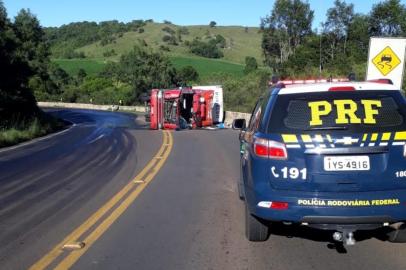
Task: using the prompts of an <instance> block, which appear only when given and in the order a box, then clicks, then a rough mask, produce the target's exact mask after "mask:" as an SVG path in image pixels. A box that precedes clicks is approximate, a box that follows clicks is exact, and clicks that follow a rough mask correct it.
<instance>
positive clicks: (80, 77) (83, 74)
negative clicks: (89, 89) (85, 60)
mask: <svg viewBox="0 0 406 270" xmlns="http://www.w3.org/2000/svg"><path fill="white" fill-rule="evenodd" d="M86 76H87V73H86V71H85V70H84V69H83V68H80V69H79V70H78V74H77V77H78V80H79V81H81V82H82V81H83V80H84V78H86Z"/></svg>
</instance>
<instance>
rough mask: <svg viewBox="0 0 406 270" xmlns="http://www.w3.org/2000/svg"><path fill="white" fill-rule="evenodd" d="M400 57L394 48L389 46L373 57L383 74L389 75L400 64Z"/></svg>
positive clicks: (374, 62)
mask: <svg viewBox="0 0 406 270" xmlns="http://www.w3.org/2000/svg"><path fill="white" fill-rule="evenodd" d="M400 62H401V61H400V59H399V57H398V56H397V55H396V54H395V53H394V52H393V50H392V49H391V48H390V47H389V46H387V47H386V48H385V49H383V50H382V51H381V52H380V53H378V54H377V56H375V57H374V58H373V59H372V63H373V64H374V65H375V67H376V68H377V69H378V70H379V71H380V72H381V73H382V75H383V76H386V75H388V74H389V73H390V72H391V71H392V70H394V69H395V68H396V67H397V66H398V65H399V64H400Z"/></svg>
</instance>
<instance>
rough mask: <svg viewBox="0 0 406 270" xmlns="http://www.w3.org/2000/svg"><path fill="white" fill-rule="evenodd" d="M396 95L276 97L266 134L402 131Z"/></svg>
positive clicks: (402, 112)
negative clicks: (332, 131) (329, 131)
mask: <svg viewBox="0 0 406 270" xmlns="http://www.w3.org/2000/svg"><path fill="white" fill-rule="evenodd" d="M405 115H406V108H405V104H404V101H403V98H402V96H401V94H400V92H395V91H390V92H389V91H388V90H386V91H385V90H383V91H348V92H347V91H346V92H315V93H301V94H287V95H278V97H277V100H276V103H275V106H273V110H272V113H271V119H270V122H269V125H268V132H269V133H298V132H303V131H320V130H335V129H336V130H347V131H350V132H354V133H362V132H382V131H394V130H406V123H405V121H404V120H405Z"/></svg>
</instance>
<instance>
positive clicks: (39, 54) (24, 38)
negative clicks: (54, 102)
mask: <svg viewBox="0 0 406 270" xmlns="http://www.w3.org/2000/svg"><path fill="white" fill-rule="evenodd" d="M13 29H14V33H15V35H16V40H17V43H18V47H17V54H18V55H19V56H20V57H21V58H22V59H23V60H24V61H26V62H27V63H28V64H29V66H30V68H31V71H32V75H34V76H38V78H39V79H40V81H42V83H43V85H44V88H45V89H46V81H47V80H49V74H48V66H49V65H50V59H49V56H50V52H49V46H48V43H47V42H46V38H45V32H44V31H43V30H42V27H41V25H40V23H39V21H38V19H37V18H36V17H35V16H34V15H33V14H32V13H31V12H30V10H25V9H22V10H21V11H20V12H19V13H18V14H17V16H16V17H15V20H14V25H13Z"/></svg>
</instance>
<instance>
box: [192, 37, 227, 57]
mask: <svg viewBox="0 0 406 270" xmlns="http://www.w3.org/2000/svg"><path fill="white" fill-rule="evenodd" d="M189 47H190V52H191V53H194V54H197V55H200V56H203V57H207V58H221V57H223V56H224V54H223V52H222V51H221V50H220V49H219V48H218V47H217V42H216V40H214V39H212V40H210V41H209V42H204V41H200V40H198V39H194V40H193V41H192V42H191V43H190V45H189Z"/></svg>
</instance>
